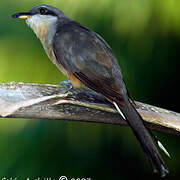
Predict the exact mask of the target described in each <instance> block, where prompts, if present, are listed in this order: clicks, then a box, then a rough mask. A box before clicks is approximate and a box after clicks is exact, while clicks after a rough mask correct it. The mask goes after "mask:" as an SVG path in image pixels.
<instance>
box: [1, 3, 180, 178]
mask: <svg viewBox="0 0 180 180" xmlns="http://www.w3.org/2000/svg"><path fill="white" fill-rule="evenodd" d="M44 3H46V4H50V5H54V6H56V7H58V8H60V9H61V10H62V11H64V12H65V14H67V15H68V16H69V17H71V18H72V19H74V20H77V21H79V22H81V23H82V24H84V25H86V26H88V27H90V28H91V29H93V30H94V31H96V32H98V33H99V34H100V35H101V36H102V37H103V38H104V39H105V40H106V41H107V42H108V43H109V44H110V46H111V47H112V49H113V51H114V53H115V54H116V56H117V58H118V60H119V63H120V66H121V68H122V71H123V74H124V78H125V80H126V83H127V87H128V89H129V91H130V93H131V95H132V96H133V98H134V99H136V100H138V101H142V102H145V103H148V104H152V105H155V106H159V107H162V108H166V109H169V110H173V111H176V112H179V111H180V110H179V97H180V96H179V92H180V88H179V82H180V76H179V65H180V62H179V47H180V12H179V9H180V1H178V0H174V1H173V0H166V1H156V0H149V1H143V0H134V1H132V0H99V1H97V0H86V1H85V0H54V1H50V0H49V1H40V0H36V1H35V0H29V1H28V0H6V1H4V0H1V2H0V82H8V81H22V82H34V83H44V84H45V83H50V84H59V83H60V81H62V80H65V79H66V77H64V76H63V75H62V74H61V73H60V72H59V71H58V70H57V69H56V67H55V66H54V65H53V64H52V63H51V62H50V61H49V60H48V58H47V56H46V55H45V53H44V50H43V48H42V46H41V44H40V42H39V40H38V39H37V38H36V36H35V34H34V33H33V32H32V30H30V28H28V27H27V25H26V24H25V22H23V21H22V20H18V19H12V18H11V17H10V15H12V14H13V13H15V12H19V11H26V10H28V9H30V8H31V7H33V6H35V5H37V4H44ZM155 134H156V135H158V137H159V138H160V140H161V141H162V143H163V144H164V146H165V147H166V148H167V149H168V151H169V152H170V154H171V159H168V158H167V157H166V156H164V154H163V153H162V154H163V157H164V160H165V162H166V163H167V165H168V167H169V170H170V174H169V175H168V176H167V178H165V179H179V175H180V171H179V167H180V142H179V137H176V136H173V135H168V134H164V133H159V132H155ZM62 175H65V176H67V177H69V178H72V177H75V178H77V177H80V178H83V177H85V178H88V177H89V178H91V179H92V180H101V179H103V180H106V179H107V180H110V179H122V180H123V179H130V178H136V179H152V178H153V179H160V178H159V177H158V176H157V175H155V174H153V172H152V168H151V166H150V165H149V163H148V161H147V159H146V157H145V155H144V153H143V151H142V149H141V147H140V145H139V144H138V142H137V140H136V138H135V137H134V135H133V133H132V132H131V130H130V129H129V128H128V127H121V126H113V125H103V124H93V123H80V122H67V121H51V120H29V119H27V120H26V119H0V179H1V178H3V177H6V178H10V177H18V178H19V179H25V178H26V177H31V178H37V177H42V178H46V177H52V178H53V177H54V178H58V177H60V176H62Z"/></svg>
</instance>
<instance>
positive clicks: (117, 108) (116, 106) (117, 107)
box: [113, 102, 126, 120]
mask: <svg viewBox="0 0 180 180" xmlns="http://www.w3.org/2000/svg"><path fill="white" fill-rule="evenodd" d="M113 104H114V106H115V108H116V110H117V111H118V112H119V114H120V115H121V116H122V117H123V119H124V120H126V118H125V116H124V115H123V113H122V111H121V110H120V109H119V106H118V105H117V104H116V102H113Z"/></svg>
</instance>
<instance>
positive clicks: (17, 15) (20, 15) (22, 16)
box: [12, 12, 32, 19]
mask: <svg viewBox="0 0 180 180" xmlns="http://www.w3.org/2000/svg"><path fill="white" fill-rule="evenodd" d="M30 17H32V14H31V13H30V12H21V13H15V14H13V15H12V18H19V19H28V18H30Z"/></svg>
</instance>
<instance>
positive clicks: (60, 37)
mask: <svg viewBox="0 0 180 180" xmlns="http://www.w3.org/2000/svg"><path fill="white" fill-rule="evenodd" d="M58 29H59V30H58V31H57V32H56V34H55V37H54V44H53V50H54V54H55V56H56V58H57V60H58V62H59V63H60V64H61V65H62V66H63V67H64V68H65V69H66V70H67V71H68V72H71V73H73V75H74V76H76V77H77V78H78V79H79V80H81V81H82V82H83V83H84V84H85V85H87V86H88V87H90V88H92V89H94V90H96V91H98V92H100V93H102V94H103V95H105V96H106V97H108V98H111V99H112V98H115V99H116V100H118V101H120V100H121V101H122V99H123V94H125V93H126V88H125V85H124V82H123V77H122V73H121V70H120V67H119V65H118V63H117V60H116V58H115V56H114V54H113V52H112V50H111V48H110V47H109V46H108V45H107V43H106V42H105V41H104V40H103V39H102V38H101V37H100V36H99V35H97V34H96V33H95V32H92V31H91V30H89V29H88V28H86V27H84V26H82V25H80V24H79V23H76V22H74V21H70V22H68V23H65V24H64V25H60V27H58ZM124 92H125V93H124ZM113 100H114V99H113Z"/></svg>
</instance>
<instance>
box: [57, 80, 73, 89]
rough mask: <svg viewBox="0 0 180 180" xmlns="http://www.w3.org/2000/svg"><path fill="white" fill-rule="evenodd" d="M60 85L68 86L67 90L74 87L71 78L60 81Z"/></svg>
mask: <svg viewBox="0 0 180 180" xmlns="http://www.w3.org/2000/svg"><path fill="white" fill-rule="evenodd" d="M60 85H61V86H63V87H64V88H66V90H67V91H69V90H71V89H72V88H73V86H72V84H71V81H70V80H65V81H62V82H60Z"/></svg>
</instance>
